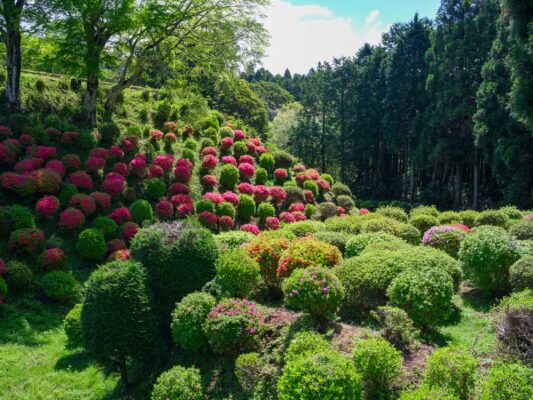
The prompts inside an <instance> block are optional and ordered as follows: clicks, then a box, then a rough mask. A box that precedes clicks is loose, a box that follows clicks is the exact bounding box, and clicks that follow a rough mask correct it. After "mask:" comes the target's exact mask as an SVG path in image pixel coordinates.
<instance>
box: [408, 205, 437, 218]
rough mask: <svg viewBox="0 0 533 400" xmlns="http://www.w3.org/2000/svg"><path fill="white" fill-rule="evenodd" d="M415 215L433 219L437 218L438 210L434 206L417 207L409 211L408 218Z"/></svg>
mask: <svg viewBox="0 0 533 400" xmlns="http://www.w3.org/2000/svg"><path fill="white" fill-rule="evenodd" d="M416 215H431V216H433V217H435V218H437V217H438V216H439V210H437V208H436V207H435V206H417V207H414V208H413V209H411V212H410V213H409V216H410V217H411V218H413V217H414V216H416Z"/></svg>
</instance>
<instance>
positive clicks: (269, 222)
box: [265, 217, 279, 231]
mask: <svg viewBox="0 0 533 400" xmlns="http://www.w3.org/2000/svg"><path fill="white" fill-rule="evenodd" d="M265 228H266V230H268V231H277V230H278V229H279V219H277V218H276V217H267V218H266V220H265Z"/></svg>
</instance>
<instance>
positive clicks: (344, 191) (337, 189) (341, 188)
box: [331, 182, 352, 197]
mask: <svg viewBox="0 0 533 400" xmlns="http://www.w3.org/2000/svg"><path fill="white" fill-rule="evenodd" d="M331 190H332V191H333V194H334V195H335V197H339V196H349V197H352V191H351V190H350V188H349V187H348V186H346V185H345V184H343V183H340V182H336V183H334V184H333V186H332V187H331Z"/></svg>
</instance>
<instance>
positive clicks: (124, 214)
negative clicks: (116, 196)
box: [109, 207, 131, 225]
mask: <svg viewBox="0 0 533 400" xmlns="http://www.w3.org/2000/svg"><path fill="white" fill-rule="evenodd" d="M109 218H111V219H112V220H113V221H115V222H116V223H117V224H118V225H121V224H123V223H125V222H129V221H130V220H131V213H130V210H128V209H127V208H126V207H119V208H115V209H114V210H113V211H112V212H111V213H110V214H109Z"/></svg>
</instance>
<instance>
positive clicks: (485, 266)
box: [459, 227, 520, 292]
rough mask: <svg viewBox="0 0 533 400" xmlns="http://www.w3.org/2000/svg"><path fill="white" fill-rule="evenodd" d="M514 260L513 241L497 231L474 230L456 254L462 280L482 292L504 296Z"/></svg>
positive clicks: (499, 229) (489, 229) (499, 230)
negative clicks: (461, 272)
mask: <svg viewBox="0 0 533 400" xmlns="http://www.w3.org/2000/svg"><path fill="white" fill-rule="evenodd" d="M518 258H520V254H519V252H518V250H517V246H516V243H515V241H514V239H513V238H512V237H511V236H510V235H509V234H508V233H507V232H505V231H504V230H503V229H502V228H498V227H481V228H476V229H474V231H473V232H472V233H471V234H470V235H467V236H466V238H465V239H464V240H463V241H462V242H461V248H460V250H459V259H460V260H461V261H462V262H463V269H464V272H465V276H466V278H467V279H469V281H471V282H472V284H473V285H474V287H476V288H478V289H479V290H481V291H484V292H505V291H506V290H507V289H508V288H509V267H510V266H511V265H512V264H513V263H514V262H515V261H517V260H518Z"/></svg>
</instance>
